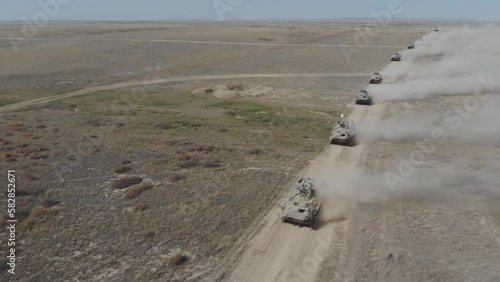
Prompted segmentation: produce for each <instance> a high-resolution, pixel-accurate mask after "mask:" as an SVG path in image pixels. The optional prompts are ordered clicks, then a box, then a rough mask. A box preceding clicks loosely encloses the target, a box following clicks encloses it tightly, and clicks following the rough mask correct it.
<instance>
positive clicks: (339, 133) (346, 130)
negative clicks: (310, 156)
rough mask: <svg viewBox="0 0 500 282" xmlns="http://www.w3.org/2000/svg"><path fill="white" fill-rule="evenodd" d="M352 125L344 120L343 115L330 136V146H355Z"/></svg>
mask: <svg viewBox="0 0 500 282" xmlns="http://www.w3.org/2000/svg"><path fill="white" fill-rule="evenodd" d="M354 127H355V126H354V123H352V122H347V121H345V120H344V115H341V117H340V120H339V121H338V122H337V124H336V125H335V127H334V128H333V130H332V133H331V134H330V144H332V145H345V146H354V145H356V139H355V128H354Z"/></svg>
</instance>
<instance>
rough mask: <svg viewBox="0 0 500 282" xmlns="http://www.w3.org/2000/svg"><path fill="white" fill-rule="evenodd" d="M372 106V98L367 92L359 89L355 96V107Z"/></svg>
mask: <svg viewBox="0 0 500 282" xmlns="http://www.w3.org/2000/svg"><path fill="white" fill-rule="evenodd" d="M371 104H372V96H371V95H370V94H368V91H366V90H365V89H361V91H359V93H358V95H357V96H356V105H371Z"/></svg>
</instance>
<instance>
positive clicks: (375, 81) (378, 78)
mask: <svg viewBox="0 0 500 282" xmlns="http://www.w3.org/2000/svg"><path fill="white" fill-rule="evenodd" d="M381 82H382V76H381V75H380V73H378V72H374V73H373V74H372V76H371V77H370V84H380V83H381Z"/></svg>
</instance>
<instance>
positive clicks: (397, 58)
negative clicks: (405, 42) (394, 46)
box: [391, 53, 401, 62]
mask: <svg viewBox="0 0 500 282" xmlns="http://www.w3.org/2000/svg"><path fill="white" fill-rule="evenodd" d="M391 61H394V62H399V61H401V54H399V53H394V55H392V57H391Z"/></svg>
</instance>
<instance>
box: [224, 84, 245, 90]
mask: <svg viewBox="0 0 500 282" xmlns="http://www.w3.org/2000/svg"><path fill="white" fill-rule="evenodd" d="M227 89H228V90H231V91H243V90H245V88H244V87H243V85H241V84H235V85H229V86H228V87H227Z"/></svg>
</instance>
